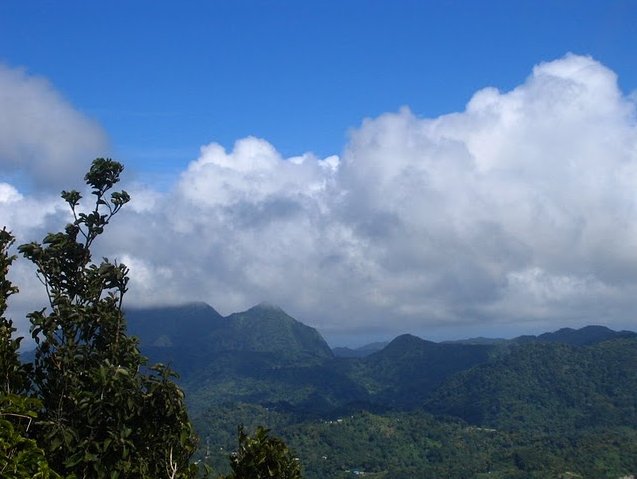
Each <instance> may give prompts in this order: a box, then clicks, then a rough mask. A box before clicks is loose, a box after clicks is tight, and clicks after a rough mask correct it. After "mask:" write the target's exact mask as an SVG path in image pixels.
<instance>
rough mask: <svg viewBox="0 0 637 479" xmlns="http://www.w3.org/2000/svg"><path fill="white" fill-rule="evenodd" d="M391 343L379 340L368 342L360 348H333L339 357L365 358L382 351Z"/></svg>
mask: <svg viewBox="0 0 637 479" xmlns="http://www.w3.org/2000/svg"><path fill="white" fill-rule="evenodd" d="M388 344H389V341H378V342H375V343H370V344H366V345H364V346H360V347H358V348H348V347H337V348H334V349H332V352H333V353H334V356H336V357H337V358H364V357H365V356H369V355H370V354H372V353H375V352H376V351H380V350H381V349H383V348H384V347H385V346H387V345H388Z"/></svg>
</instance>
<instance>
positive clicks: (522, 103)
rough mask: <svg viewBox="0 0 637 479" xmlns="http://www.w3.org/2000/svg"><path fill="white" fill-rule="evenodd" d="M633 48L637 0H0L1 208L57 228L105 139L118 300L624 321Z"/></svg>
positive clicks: (332, 312) (451, 327) (459, 324)
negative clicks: (124, 270) (125, 267)
mask: <svg viewBox="0 0 637 479" xmlns="http://www.w3.org/2000/svg"><path fill="white" fill-rule="evenodd" d="M636 47H637V2H635V1H555V2H549V1H435V2H434V1H432V2H425V1H408V0H404V1H389V0H387V1H375V0H368V1H362V0H347V1H342V0H341V1H328V0H325V1H241V0H239V1H210V2H204V1H184V2H167V1H131V2H129V1H126V2H125V1H108V2H107V1H91V2H86V1H64V2H59V1H37V2H36V1H28V0H27V1H24V0H23V1H14V0H6V1H4V2H1V3H0V175H1V176H0V223H1V224H7V225H8V226H9V227H10V228H11V229H12V230H13V231H14V232H15V233H16V234H17V235H18V240H19V241H22V240H24V241H27V240H31V239H37V238H39V237H41V236H39V235H41V234H42V233H44V232H46V231H48V230H50V229H53V228H59V224H61V223H63V222H64V221H65V218H66V217H65V211H64V210H63V207H62V206H61V205H59V201H57V200H56V196H55V194H56V192H57V191H59V189H60V187H62V186H68V183H69V182H71V183H73V184H76V180H75V179H80V178H81V177H82V172H83V171H84V170H85V169H86V166H87V165H88V162H90V159H91V158H92V157H93V156H96V155H100V156H102V155H110V156H113V157H115V158H116V159H118V160H120V161H122V162H123V163H124V164H125V165H126V166H127V174H126V177H125V186H126V188H127V189H129V190H130V191H131V192H132V193H133V198H134V202H133V204H132V205H131V207H130V209H129V211H128V212H125V213H122V216H121V219H120V220H119V222H116V223H115V224H114V226H113V230H112V232H111V233H109V235H107V236H106V237H105V238H104V240H103V242H102V243H101V246H100V248H102V250H101V251H100V252H102V253H103V254H106V255H108V256H109V257H118V258H120V259H121V260H124V261H125V262H126V263H127V264H129V265H130V266H131V269H132V275H133V281H132V283H131V284H132V287H131V292H130V295H129V296H130V299H129V301H130V303H131V304H156V303H158V302H179V301H185V300H204V301H207V302H209V303H210V304H212V305H214V306H215V307H217V308H219V309H220V310H221V312H222V313H230V312H233V311H236V310H239V309H245V308H248V307H250V306H252V305H253V304H256V303H258V302H260V301H263V300H266V301H269V302H273V303H277V304H279V305H281V306H282V307H283V308H284V309H286V310H287V311H289V312H290V313H291V314H293V315H295V316H297V317H298V318H299V319H301V320H303V321H305V322H308V323H309V324H312V325H313V326H316V327H318V328H319V329H320V330H321V331H322V332H323V333H324V334H326V335H327V336H328V338H329V339H330V340H331V341H332V342H333V343H337V344H338V343H341V344H342V343H345V342H349V343H350V344H351V343H353V342H357V341H359V342H360V341H362V339H360V338H364V339H370V340H372V339H386V338H387V337H389V336H391V335H392V334H398V333H402V332H411V333H414V334H419V335H421V336H425V337H430V338H433V339H444V338H455V337H463V336H468V335H479V334H482V335H492V336H494V335H505V336H506V335H509V336H511V335H515V334H522V333H537V332H541V331H543V330H547V329H556V328H557V327H559V326H573V327H576V326H581V325H584V324H590V323H593V322H599V323H603V324H608V325H609V326H611V327H617V328H622V327H632V325H633V324H635V319H634V316H633V314H632V311H634V310H635V307H637V304H635V301H636V300H635V299H634V298H636V297H637V294H635V293H637V254H635V253H634V252H633V250H635V251H637V248H635V247H634V245H635V243H637V226H635V225H637V198H635V194H634V192H633V190H637V189H635V188H634V183H632V181H633V180H635V181H636V182H637V146H635V145H637V133H636V132H637V129H636V126H635V124H636V120H635V98H636V94H635V92H636V91H637V68H635V61H634V57H635V48H636ZM403 107H406V108H403ZM72 179H73V180H72ZM14 274H15V278H16V281H17V282H18V283H19V284H20V285H21V289H22V294H21V295H20V297H21V299H16V300H15V305H14V307H15V311H16V312H15V315H16V316H18V317H19V316H20V315H21V314H23V313H24V311H27V310H29V309H33V308H34V306H33V304H36V303H37V301H39V300H40V299H41V298H40V296H38V293H37V292H35V289H36V288H37V287H38V284H37V282H34V281H33V272H32V271H31V270H29V268H28V266H27V265H23V264H21V263H20V264H17V265H16V268H15V273H14ZM38 298H40V299H38ZM24 327H26V326H24ZM357 338H358V339H357Z"/></svg>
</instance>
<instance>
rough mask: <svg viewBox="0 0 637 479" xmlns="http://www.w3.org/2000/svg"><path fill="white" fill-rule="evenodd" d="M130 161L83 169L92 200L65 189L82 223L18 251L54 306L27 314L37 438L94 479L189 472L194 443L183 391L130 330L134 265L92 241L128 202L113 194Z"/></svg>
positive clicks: (67, 466) (63, 466)
mask: <svg viewBox="0 0 637 479" xmlns="http://www.w3.org/2000/svg"><path fill="white" fill-rule="evenodd" d="M122 169H123V167H122V165H121V164H119V163H117V162H115V161H113V160H110V159H102V158H99V159H97V160H95V161H94V162H93V164H92V165H91V168H90V170H89V172H88V173H87V174H86V176H85V180H86V183H87V184H88V185H89V186H90V187H91V188H92V192H91V193H92V195H93V196H94V205H93V207H92V209H90V210H88V211H83V210H82V209H81V207H80V201H81V199H82V196H81V194H80V193H79V192H77V191H63V192H62V198H63V199H64V200H65V201H66V202H67V203H68V205H69V207H70V208H71V211H72V213H73V217H74V221H73V222H72V223H70V224H68V225H66V227H65V229H64V231H62V232H58V233H51V234H48V235H47V236H46V237H45V238H44V240H43V242H42V243H29V244H25V245H22V246H20V247H19V251H20V252H21V253H22V254H23V255H24V256H25V257H26V258H27V259H29V260H30V261H31V262H33V263H34V264H35V265H36V267H37V274H38V277H39V279H40V281H41V282H42V283H43V285H44V286H45V288H46V292H47V295H48V299H49V309H48V310H47V309H42V310H40V311H35V312H33V313H31V314H30V315H29V319H30V321H31V333H32V336H33V338H34V340H35V342H36V352H35V362H34V369H33V374H32V378H33V393H34V394H35V396H36V397H37V398H38V399H39V400H40V401H41V413H40V415H39V418H38V420H37V421H35V423H34V424H33V427H32V431H30V435H32V437H33V438H35V440H36V442H37V444H39V446H40V447H41V448H42V449H43V450H44V452H45V455H46V458H47V460H48V462H49V464H51V465H52V467H54V468H55V469H56V470H58V471H62V472H64V473H65V474H75V475H76V476H77V477H91V478H110V479H116V478H124V477H140V478H158V477H169V478H172V479H174V478H186V477H192V476H193V475H194V472H195V471H194V466H192V465H190V457H191V455H192V453H193V452H194V451H195V448H196V441H195V436H194V432H193V428H192V425H191V423H190V421H189V419H188V416H187V413H186V409H185V405H184V396H183V393H182V392H181V390H180V389H179V388H178V387H177V386H175V384H174V383H173V382H172V380H171V375H172V373H171V372H170V370H168V369H167V368H165V367H164V366H162V365H157V366H153V367H150V368H146V366H145V364H146V360H145V358H144V357H143V356H142V355H141V354H140V352H139V350H138V347H137V341H136V340H135V339H134V338H132V337H129V336H128V335H127V334H126V324H125V319H124V315H123V312H122V299H123V296H124V294H125V293H126V290H127V284H128V269H127V268H126V266H125V265H123V264H118V263H117V262H115V261H113V262H111V261H109V260H108V259H107V258H104V259H103V260H102V261H101V262H99V263H94V262H93V261H92V257H91V250H90V248H91V246H92V245H93V243H94V241H95V240H96V239H97V238H98V237H99V235H100V234H102V233H103V231H104V229H105V227H106V226H107V225H108V224H109V222H110V221H111V219H112V218H113V216H114V215H115V214H117V213H118V212H119V211H120V209H121V208H122V207H123V206H124V205H125V204H126V203H127V202H128V201H129V195H128V194H127V193H126V192H125V191H120V192H111V193H110V196H109V195H108V194H109V192H110V190H111V189H112V187H113V186H114V185H115V184H116V183H117V182H118V181H119V175H120V173H121V172H122Z"/></svg>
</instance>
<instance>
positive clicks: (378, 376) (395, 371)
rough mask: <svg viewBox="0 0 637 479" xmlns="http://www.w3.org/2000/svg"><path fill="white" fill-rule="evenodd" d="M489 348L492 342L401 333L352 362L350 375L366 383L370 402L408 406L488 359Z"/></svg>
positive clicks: (411, 406)
mask: <svg viewBox="0 0 637 479" xmlns="http://www.w3.org/2000/svg"><path fill="white" fill-rule="evenodd" d="M492 351H493V346H491V345H465V344H444V343H434V342H432V341H426V340H424V339H421V338H418V337H416V336H412V335H410V334H403V335H401V336H398V337H397V338H395V339H394V340H393V341H391V342H390V343H389V344H388V345H387V346H386V347H385V348H383V349H382V350H380V351H378V352H376V353H373V354H370V355H369V356H367V357H365V358H362V359H360V360H358V361H357V362H356V363H352V365H353V367H352V372H351V376H352V377H354V378H356V379H357V380H358V382H359V383H360V384H364V385H365V386H366V387H367V390H368V392H369V393H370V400H371V401H372V402H374V403H382V404H384V405H386V406H390V407H396V408H401V409H404V408H408V409H409V408H413V407H418V406H419V405H421V404H422V403H423V401H424V400H425V399H426V398H427V396H428V395H429V394H430V393H431V392H432V391H433V390H434V388H435V387H436V386H438V385H439V384H440V383H441V382H442V381H443V380H444V379H446V378H447V377H449V376H451V375H453V374H455V373H457V372H459V371H463V370H465V369H468V368H471V367H473V366H475V365H477V364H481V363H483V362H486V361H488V359H489V357H490V354H491V353H492Z"/></svg>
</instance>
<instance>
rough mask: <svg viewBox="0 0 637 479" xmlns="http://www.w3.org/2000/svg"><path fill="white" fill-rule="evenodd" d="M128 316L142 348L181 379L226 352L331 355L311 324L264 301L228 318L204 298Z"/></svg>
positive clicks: (297, 356) (136, 311)
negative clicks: (200, 300) (170, 368)
mask: <svg viewBox="0 0 637 479" xmlns="http://www.w3.org/2000/svg"><path fill="white" fill-rule="evenodd" d="M126 318H127V323H128V331H129V333H130V334H132V335H134V336H137V337H138V338H139V340H140V345H141V348H142V351H143V353H144V354H146V355H147V356H149V358H150V359H151V361H153V362H163V363H168V364H170V365H171V366H172V367H173V368H174V369H175V370H176V371H177V372H178V373H179V374H180V375H182V377H183V378H186V377H187V376H189V375H190V374H192V373H194V372H199V371H200V370H202V369H207V368H209V367H210V365H211V364H212V363H214V362H215V361H216V360H217V358H218V357H219V356H220V355H222V354H226V353H238V352H240V353H245V354H244V356H246V355H249V354H248V353H268V354H270V355H274V356H276V357H277V358H280V359H283V358H286V359H287V360H297V359H300V358H304V359H310V358H314V359H318V360H321V359H327V358H332V357H333V354H332V351H331V349H330V348H329V346H328V345H327V343H326V342H325V340H324V339H323V338H322V336H321V335H320V334H319V333H318V332H317V331H316V330H315V329H313V328H310V327H309V326H306V325H304V324H303V323H300V322H299V321H296V320H295V319H294V318H292V317H290V316H289V315H287V314H286V313H285V312H284V311H283V310H282V309H280V308H278V307H276V306H272V305H269V304H266V303H262V304H259V305H257V306H254V307H253V308H250V309H249V310H247V311H244V312H241V313H234V314H231V315H230V316H228V317H223V316H221V315H220V314H219V313H218V312H217V311H216V310H215V309H214V308H212V307H211V306H209V305H207V304H205V303H192V304H185V305H180V306H170V307H162V308H146V309H129V310H127V311H126ZM235 356H236V354H235Z"/></svg>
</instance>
